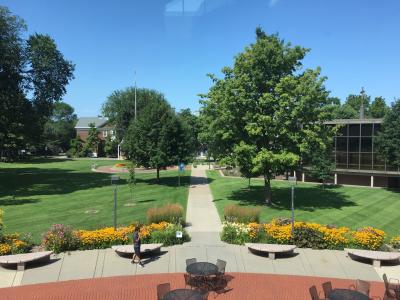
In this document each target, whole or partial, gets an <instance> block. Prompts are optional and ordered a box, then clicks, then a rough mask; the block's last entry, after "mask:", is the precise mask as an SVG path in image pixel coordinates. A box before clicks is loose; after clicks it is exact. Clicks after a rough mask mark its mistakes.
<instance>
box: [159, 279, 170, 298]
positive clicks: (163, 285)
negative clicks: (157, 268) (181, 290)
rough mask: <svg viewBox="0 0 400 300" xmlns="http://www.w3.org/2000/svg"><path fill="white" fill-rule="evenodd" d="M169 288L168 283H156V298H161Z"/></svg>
mask: <svg viewBox="0 0 400 300" xmlns="http://www.w3.org/2000/svg"><path fill="white" fill-rule="evenodd" d="M170 290H171V285H170V284H169V283H161V284H159V285H157V299H158V300H162V299H163V298H164V296H165V294H167V293H168V292H169V291H170Z"/></svg>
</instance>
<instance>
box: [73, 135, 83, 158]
mask: <svg viewBox="0 0 400 300" xmlns="http://www.w3.org/2000/svg"><path fill="white" fill-rule="evenodd" d="M70 145H71V148H70V153H71V155H72V156H75V157H79V156H82V154H83V153H82V152H83V141H82V140H81V138H80V137H79V136H76V137H75V138H74V139H72V140H71V143H70Z"/></svg>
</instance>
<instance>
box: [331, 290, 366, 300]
mask: <svg viewBox="0 0 400 300" xmlns="http://www.w3.org/2000/svg"><path fill="white" fill-rule="evenodd" d="M328 298H329V300H370V299H369V297H368V296H367V295H364V294H363V293H360V292H357V291H355V290H348V289H334V290H332V292H330V293H329V294H328Z"/></svg>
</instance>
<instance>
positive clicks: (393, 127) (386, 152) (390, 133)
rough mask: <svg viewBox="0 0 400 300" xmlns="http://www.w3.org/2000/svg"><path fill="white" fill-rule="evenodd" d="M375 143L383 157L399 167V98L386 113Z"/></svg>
mask: <svg viewBox="0 0 400 300" xmlns="http://www.w3.org/2000/svg"><path fill="white" fill-rule="evenodd" d="M375 145H376V147H377V150H378V153H380V154H381V156H382V158H383V159H385V160H386V161H387V162H388V163H389V164H390V165H391V166H395V167H396V168H400V99H397V100H396V101H395V102H394V103H393V104H392V106H391V109H390V110H389V111H388V112H387V113H386V115H385V117H384V119H383V122H382V127H381V130H380V132H379V134H378V137H377V139H376V143H375Z"/></svg>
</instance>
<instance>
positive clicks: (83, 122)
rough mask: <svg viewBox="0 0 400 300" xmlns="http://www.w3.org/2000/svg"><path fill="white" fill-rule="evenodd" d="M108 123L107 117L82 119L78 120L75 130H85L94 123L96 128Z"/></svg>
mask: <svg viewBox="0 0 400 300" xmlns="http://www.w3.org/2000/svg"><path fill="white" fill-rule="evenodd" d="M107 122H108V118H105V117H82V118H79V119H78V122H77V123H76V126H75V128H76V129H85V128H89V127H90V126H89V124H91V123H94V126H96V128H99V127H102V126H103V125H105V124H106V123H107Z"/></svg>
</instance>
